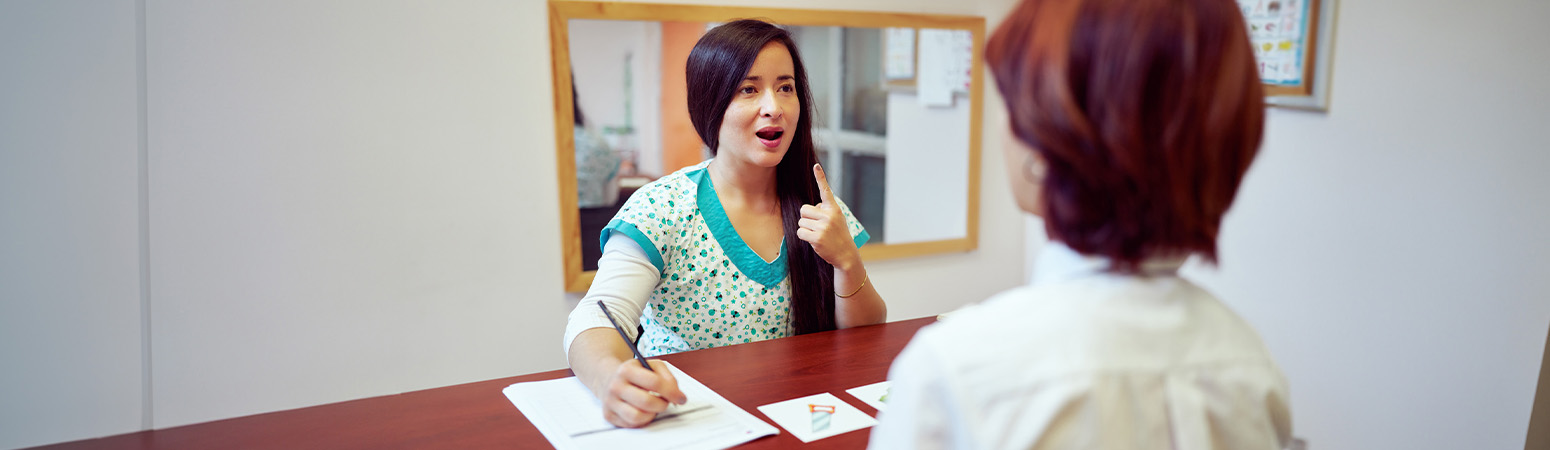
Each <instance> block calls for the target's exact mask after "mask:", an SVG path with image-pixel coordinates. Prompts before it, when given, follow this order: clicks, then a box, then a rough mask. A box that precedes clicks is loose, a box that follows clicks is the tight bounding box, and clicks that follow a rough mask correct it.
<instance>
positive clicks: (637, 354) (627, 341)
mask: <svg viewBox="0 0 1550 450" xmlns="http://www.w3.org/2000/svg"><path fill="white" fill-rule="evenodd" d="M597 307H598V308H602V309H603V316H604V317H607V318H608V323H611V324H614V331H618V332H619V338H620V339H624V345H628V346H630V353H634V354H635V360H636V361H639V362H640V366H641V367H645V368H646V370H651V365H650V364H646V357H644V356H640V350H638V349H636V348H635V342H632V341H630V336H629V335H627V334H624V329H623V328H619V321H617V320H614V315H613V314H610V313H609V312H608V306H606V305H603V301H602V300H598V301H597Z"/></svg>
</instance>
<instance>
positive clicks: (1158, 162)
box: [985, 0, 1264, 272]
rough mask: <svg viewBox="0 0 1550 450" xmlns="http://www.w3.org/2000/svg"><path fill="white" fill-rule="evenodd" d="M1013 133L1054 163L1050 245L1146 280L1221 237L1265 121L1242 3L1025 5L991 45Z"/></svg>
mask: <svg viewBox="0 0 1550 450" xmlns="http://www.w3.org/2000/svg"><path fill="white" fill-rule="evenodd" d="M985 60H986V61H987V62H988V63H989V65H990V69H991V72H992V73H993V74H994V75H995V79H996V85H997V86H998V87H999V88H1000V90H1001V94H1002V97H1003V98H1005V100H1006V107H1007V114H1008V116H1010V121H1011V128H1012V133H1013V134H1014V135H1016V136H1017V138H1018V139H1019V140H1021V141H1023V143H1025V144H1027V145H1028V146H1029V147H1030V148H1032V149H1033V151H1035V152H1037V153H1038V154H1039V156H1041V157H1042V158H1043V160H1044V161H1045V163H1046V169H1047V172H1046V173H1045V175H1044V177H1043V180H1042V182H1041V184H1042V190H1041V193H1040V195H1041V199H1042V200H1043V204H1044V211H1043V215H1044V224H1045V225H1044V226H1045V229H1046V231H1047V232H1048V233H1049V235H1050V238H1051V239H1054V240H1058V241H1061V242H1064V243H1065V244H1066V245H1067V246H1070V247H1071V248H1072V249H1073V250H1076V251H1077V252H1080V253H1083V254H1091V255H1100V256H1104V257H1108V258H1110V259H1111V260H1112V261H1113V264H1114V265H1113V267H1111V269H1112V270H1118V271H1122V272H1135V271H1138V270H1139V266H1140V263H1141V261H1143V260H1144V259H1146V258H1147V257H1150V256H1168V255H1182V254H1187V253H1199V254H1200V255H1201V256H1203V257H1204V258H1206V260H1207V261H1210V262H1212V263H1215V262H1216V258H1217V254H1216V237H1217V233H1218V230H1219V228H1220V227H1221V220H1222V216H1223V214H1225V213H1226V212H1227V208H1228V207H1229V206H1231V205H1232V201H1233V197H1234V195H1236V193H1237V191H1238V184H1239V183H1240V182H1241V181H1242V179H1243V174H1244V172H1246V171H1247V170H1248V168H1249V164H1250V163H1252V162H1253V161H1254V155H1255V153H1256V152H1257V151H1258V148H1259V143H1260V134H1261V132H1262V129H1263V127H1264V94H1263V91H1262V88H1261V87H1260V81H1259V77H1258V74H1257V73H1256V71H1255V65H1254V64H1255V63H1254V55H1253V51H1252V49H1251V47H1250V44H1249V40H1248V31H1247V29H1246V28H1245V26H1244V21H1243V16H1242V13H1241V11H1239V9H1238V7H1237V5H1236V4H1235V3H1234V2H1233V1H1232V0H1024V1H1023V2H1022V3H1020V4H1018V6H1017V8H1016V9H1015V10H1013V11H1012V13H1011V14H1010V15H1009V16H1008V17H1007V19H1006V21H1005V22H1003V23H1002V24H1001V25H1000V26H999V27H997V28H996V31H995V33H993V34H992V35H991V37H990V41H989V43H988V44H986V49H985Z"/></svg>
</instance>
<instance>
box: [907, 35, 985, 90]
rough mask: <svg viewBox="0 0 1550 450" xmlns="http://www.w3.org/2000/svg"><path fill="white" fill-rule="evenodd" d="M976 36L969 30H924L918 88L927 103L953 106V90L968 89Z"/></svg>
mask: <svg viewBox="0 0 1550 450" xmlns="http://www.w3.org/2000/svg"><path fill="white" fill-rule="evenodd" d="M973 63H974V35H973V34H971V33H969V32H968V31H965V30H935V29H929V28H926V29H921V30H920V61H919V63H918V64H916V72H918V73H919V74H918V75H917V76H916V77H915V89H916V93H917V95H919V97H920V104H921V105H924V106H952V104H953V92H968V91H969V83H970V82H971V81H972V79H971V77H970V72H971V71H972V70H973Z"/></svg>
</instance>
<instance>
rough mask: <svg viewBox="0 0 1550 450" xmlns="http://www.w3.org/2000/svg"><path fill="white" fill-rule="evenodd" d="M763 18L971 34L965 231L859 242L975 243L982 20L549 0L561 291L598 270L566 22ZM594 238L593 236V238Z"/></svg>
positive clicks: (866, 255)
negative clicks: (585, 206) (592, 263)
mask: <svg viewBox="0 0 1550 450" xmlns="http://www.w3.org/2000/svg"><path fill="white" fill-rule="evenodd" d="M737 18H760V19H765V20H769V21H771V22H773V23H777V24H780V25H790V26H835V27H866V28H890V27H899V28H917V29H919V28H931V29H945V30H965V31H969V32H970V33H971V34H972V35H973V41H974V54H973V55H972V58H973V59H972V66H971V67H972V71H971V73H970V77H971V78H970V80H971V83H970V87H969V102H970V103H969V143H968V145H969V149H968V150H969V151H968V157H969V161H968V169H969V174H968V183H969V186H968V198H967V199H965V200H966V206H967V208H966V210H967V214H968V218H967V221H966V222H965V225H966V227H965V230H964V231H965V233H964V236H963V237H961V238H954V239H944V240H936V241H921V242H907V243H900V244H888V243H876V244H869V245H865V246H862V247H861V257H862V259H863V260H866V261H877V260H884V259H894V258H906V257H912V256H922V255H933V254H940V253H951V252H967V251H971V250H974V249H975V248H976V247H978V245H979V197H980V196H979V172H980V139H981V134H982V129H981V114H982V112H983V111H982V110H983V109H984V89H985V87H984V84H985V82H984V67H983V66H984V63H983V59H984V52H985V19H984V18H983V17H974V16H951V15H937V14H912V13H895V12H866V11H831V10H808V9H778V8H746V7H729V6H699V5H668V4H653V3H616V2H583V1H551V2H549V39H550V57H551V58H552V61H553V69H554V117H555V121H554V128H555V130H554V132H555V149H556V150H555V155H556V162H557V163H558V164H557V166H558V175H559V188H560V233H561V239H562V248H563V254H564V266H565V290H566V292H586V290H587V289H588V288H589V287H591V285H592V279H593V277H594V276H595V275H596V272H595V271H583V270H582V261H581V258H582V256H581V239H582V236H581V224H580V216H579V214H580V211H579V209H578V208H577V198H576V195H577V193H576V158H575V142H573V141H574V134H573V132H574V127H575V124H574V123H573V122H572V121H570V120H563V119H562V118H568V117H572V115H573V111H574V108H575V105H573V104H571V96H570V95H569V93H570V92H571V67H570V30H569V28H570V20H571V19H591V20H621V21H688V22H724V21H729V20H732V19H737ZM594 239H595V237H594Z"/></svg>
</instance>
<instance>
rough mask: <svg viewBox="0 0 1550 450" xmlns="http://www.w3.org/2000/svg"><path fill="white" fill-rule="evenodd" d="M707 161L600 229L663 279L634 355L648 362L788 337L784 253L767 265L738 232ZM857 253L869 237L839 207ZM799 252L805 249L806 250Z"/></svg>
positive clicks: (649, 189)
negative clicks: (640, 253)
mask: <svg viewBox="0 0 1550 450" xmlns="http://www.w3.org/2000/svg"><path fill="white" fill-rule="evenodd" d="M708 164H710V160H706V161H703V162H701V163H699V164H696V165H693V166H690V167H686V168H683V169H681V170H679V171H677V172H674V173H672V174H671V175H668V176H665V177H662V178H661V179H658V180H656V181H653V182H651V183H648V184H646V186H644V187H642V188H641V189H640V190H639V191H636V192H635V195H633V196H631V197H630V199H629V200H628V201H626V202H625V204H624V207H623V208H622V209H620V210H619V214H618V215H616V216H614V219H613V220H612V221H610V222H609V223H608V225H607V226H606V227H604V228H603V232H602V236H601V237H600V238H601V240H602V242H603V243H605V244H606V243H607V242H608V238H609V237H610V236H612V235H613V234H614V233H619V234H621V235H623V236H628V237H629V238H630V239H632V240H634V241H635V242H636V243H638V244H640V247H641V249H642V250H644V251H645V252H646V256H647V258H649V259H651V263H652V265H655V266H656V267H657V270H660V271H661V274H662V279H661V281H660V282H658V283H657V287H656V289H655V290H653V291H652V292H651V297H650V298H648V299H647V301H646V308H645V309H644V310H643V311H642V312H641V321H640V323H641V326H642V328H643V329H644V330H645V333H644V334H642V335H641V337H640V338H639V344H638V346H639V348H640V351H641V353H642V354H644V355H647V356H656V355H663V354H668V353H676V352H682V351H688V350H697V349H703V348H711V347H719V346H723V345H730V344H741V343H746V342H754V341H762V340H765V339H774V338H779V337H786V336H789V335H791V334H792V329H791V315H790V310H791V281H790V277H788V276H787V271H786V254H787V252H786V245H787V243H782V244H781V249H780V256H778V257H776V258H775V260H774V261H769V262H767V261H765V260H764V259H763V258H761V257H759V255H758V254H757V253H754V251H753V249H750V248H749V247H748V245H747V244H746V243H744V242H743V239H742V237H739V236H738V234H737V230H735V229H733V228H732V224H731V222H730V221H729V220H728V219H727V215H726V211H725V210H724V209H722V207H721V201H720V200H719V198H718V197H717V196H716V188H715V186H712V185H711V181H710V173H709V172H707V171H706V166H707V165H708ZM840 209H841V210H842V211H844V212H845V221H846V223H847V224H848V226H849V228H850V234H851V236H852V237H853V238H854V239H855V242H856V246H857V247H860V246H861V245H863V244H865V243H866V241H867V240H868V239H870V236H869V235H867V232H866V230H865V229H863V228H862V227H861V223H860V222H857V221H856V218H855V217H854V216H852V215H851V213H850V208H848V207H846V206H845V204H844V202H840ZM802 244H803V245H807V244H806V243H805V242H804V243H802Z"/></svg>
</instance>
